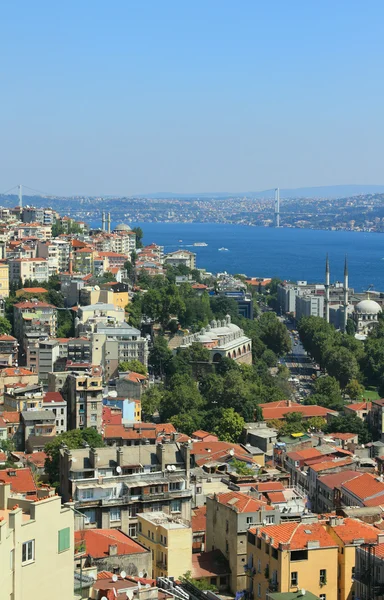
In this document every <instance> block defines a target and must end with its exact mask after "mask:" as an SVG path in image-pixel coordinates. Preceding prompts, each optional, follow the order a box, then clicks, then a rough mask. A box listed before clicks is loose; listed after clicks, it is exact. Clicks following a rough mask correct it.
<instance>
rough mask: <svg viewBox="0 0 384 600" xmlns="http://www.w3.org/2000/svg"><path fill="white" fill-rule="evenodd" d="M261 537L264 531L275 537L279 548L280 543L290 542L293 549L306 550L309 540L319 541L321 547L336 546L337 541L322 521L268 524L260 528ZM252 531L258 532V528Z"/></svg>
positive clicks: (275, 542)
mask: <svg viewBox="0 0 384 600" xmlns="http://www.w3.org/2000/svg"><path fill="white" fill-rule="evenodd" d="M258 531H259V533H258V535H259V537H261V534H262V533H265V535H267V536H269V538H272V539H273V544H272V545H273V547H274V548H278V547H279V543H281V544H289V545H290V549H291V550H304V549H306V548H307V547H308V546H307V544H308V542H315V541H316V542H319V546H320V548H334V547H335V546H336V543H335V541H334V540H333V539H332V537H331V536H330V534H329V533H327V531H326V530H325V527H324V526H323V525H322V524H321V523H282V524H281V525H267V526H266V527H262V528H260V529H258ZM251 532H252V533H254V534H257V530H256V528H251Z"/></svg>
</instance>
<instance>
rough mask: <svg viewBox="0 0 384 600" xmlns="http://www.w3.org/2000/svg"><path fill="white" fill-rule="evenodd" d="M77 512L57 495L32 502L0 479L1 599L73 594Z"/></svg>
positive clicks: (61, 598) (64, 599)
mask: <svg viewBox="0 0 384 600" xmlns="http://www.w3.org/2000/svg"><path fill="white" fill-rule="evenodd" d="M73 516H74V513H73V511H72V510H71V508H70V507H69V506H63V507H62V506H61V498H59V497H58V496H52V497H47V498H44V499H40V498H39V500H35V499H34V500H28V499H24V498H22V497H21V496H20V495H19V494H17V493H14V492H12V491H11V488H10V485H9V484H4V483H0V564H1V565H2V567H1V569H0V589H1V594H0V595H1V597H2V598H4V599H8V598H9V599H13V600H24V598H38V599H39V600H51V599H52V596H54V597H55V599H56V600H69V599H72V598H73V596H74V594H73V552H74V542H73V537H74V536H73V531H74V527H73V522H74V519H73ZM47 532H49V535H47Z"/></svg>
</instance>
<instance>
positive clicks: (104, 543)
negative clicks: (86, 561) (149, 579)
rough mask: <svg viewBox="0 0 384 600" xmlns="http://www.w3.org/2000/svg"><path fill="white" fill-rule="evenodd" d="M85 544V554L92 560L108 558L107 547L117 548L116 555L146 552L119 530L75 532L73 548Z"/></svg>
mask: <svg viewBox="0 0 384 600" xmlns="http://www.w3.org/2000/svg"><path fill="white" fill-rule="evenodd" d="M81 543H85V547H86V550H85V552H86V554H89V555H90V556H91V557H92V558H105V557H106V556H109V552H108V550H109V546H110V545H116V546H117V554H118V555H124V554H139V553H144V552H148V550H146V549H145V548H144V547H143V546H141V545H140V544H138V543H137V542H135V541H134V540H133V539H131V538H130V537H128V536H127V535H126V534H125V533H123V532H122V531H120V530H119V529H88V530H85V531H84V530H81V531H75V547H76V546H78V545H79V544H81Z"/></svg>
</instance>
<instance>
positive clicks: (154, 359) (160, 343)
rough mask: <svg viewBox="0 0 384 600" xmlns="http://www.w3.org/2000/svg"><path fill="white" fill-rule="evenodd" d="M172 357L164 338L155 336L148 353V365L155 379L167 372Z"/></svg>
mask: <svg viewBox="0 0 384 600" xmlns="http://www.w3.org/2000/svg"><path fill="white" fill-rule="evenodd" d="M172 356H173V354H172V350H171V349H170V348H169V346H168V342H167V340H166V338H165V337H164V336H162V335H158V336H156V337H155V339H154V342H153V346H152V348H151V349H150V351H149V364H150V366H151V367H152V370H153V373H154V374H155V375H156V376H157V377H162V375H163V373H164V372H166V371H167V368H168V365H169V362H170V360H171V359H172Z"/></svg>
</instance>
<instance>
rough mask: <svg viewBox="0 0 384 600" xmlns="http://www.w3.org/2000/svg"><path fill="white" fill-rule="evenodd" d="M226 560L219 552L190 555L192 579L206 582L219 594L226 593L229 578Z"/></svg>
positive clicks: (212, 551)
mask: <svg viewBox="0 0 384 600" xmlns="http://www.w3.org/2000/svg"><path fill="white" fill-rule="evenodd" d="M230 573H231V572H230V568H229V563H228V560H227V559H226V558H225V556H224V555H223V553H222V552H220V550H211V551H208V552H199V553H196V554H192V578H193V579H194V580H197V581H199V580H201V579H202V580H204V581H208V582H209V583H210V584H211V585H214V586H216V588H217V590H218V591H219V593H220V592H224V593H225V592H227V589H228V581H229V577H230Z"/></svg>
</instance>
